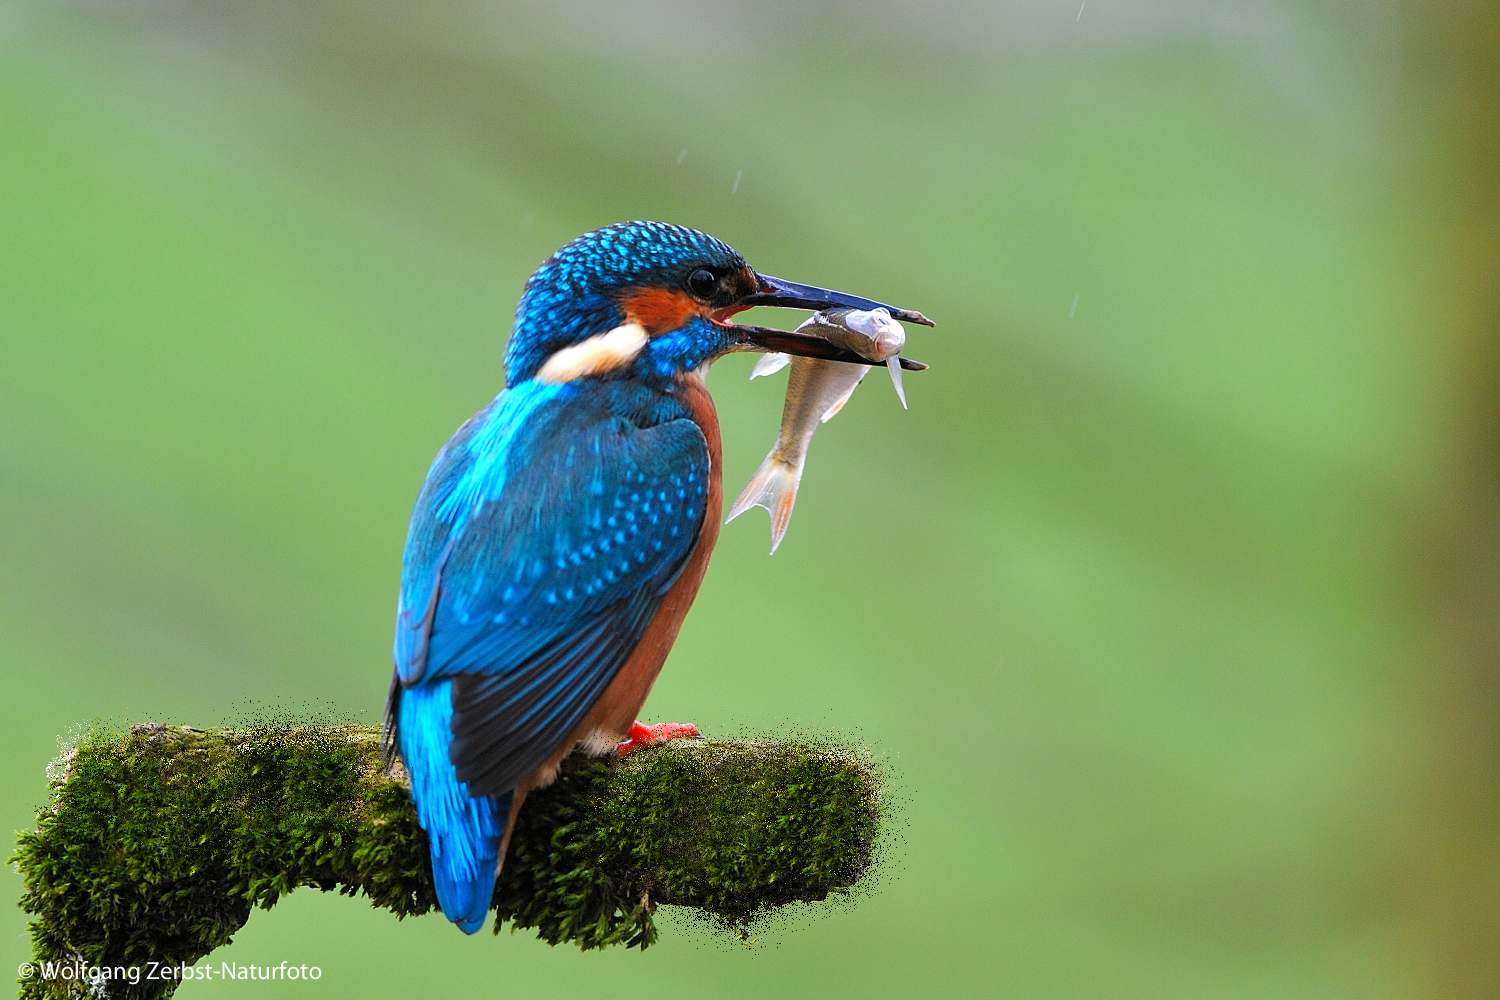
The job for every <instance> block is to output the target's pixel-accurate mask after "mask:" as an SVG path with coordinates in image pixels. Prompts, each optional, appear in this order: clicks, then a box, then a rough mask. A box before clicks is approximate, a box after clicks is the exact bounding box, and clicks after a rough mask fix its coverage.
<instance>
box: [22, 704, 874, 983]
mask: <svg viewBox="0 0 1500 1000" xmlns="http://www.w3.org/2000/svg"><path fill="white" fill-rule="evenodd" d="M379 756H380V754H379V734H378V732H377V730H375V729H374V728H372V727H365V726H342V727H310V726H268V727H258V728H251V729H238V730H223V729H219V730H198V729H190V728H187V727H166V726H155V725H152V726H136V727H134V728H133V729H132V730H131V732H130V733H129V734H127V735H121V734H119V733H109V732H104V731H96V732H92V733H90V734H88V735H86V736H84V737H83V738H81V739H80V740H79V741H78V742H77V743H76V745H74V746H73V747H72V748H71V749H70V750H69V751H68V752H66V753H65V754H64V755H63V757H62V758H60V759H59V762H58V765H57V772H56V773H54V774H53V776H52V777H53V782H52V784H53V792H52V797H51V801H50V802H49V804H48V805H47V806H46V807H44V808H43V809H42V810H41V811H40V812H39V814H38V819H37V827H36V829H35V830H34V831H31V832H27V833H23V834H21V836H20V838H19V843H18V846H17V850H16V853H15V855H14V857H13V858H12V861H13V862H15V863H16V864H17V866H18V868H19V869H20V872H21V875H22V877H23V878H24V880H25V892H24V894H23V896H22V899H21V907H22V908H23V909H24V910H26V912H28V913H30V914H32V915H33V916H34V918H35V919H34V920H33V921H32V924H31V936H32V942H33V950H34V952H35V956H36V961H37V963H47V962H52V963H78V962H82V963H83V964H84V965H86V966H100V967H107V968H113V967H126V968H129V967H144V966H147V965H149V963H151V962H156V963H160V964H163V965H171V966H181V965H183V964H186V965H188V966H191V965H193V963H195V962H197V961H198V960H199V959H200V958H202V957H203V956H205V955H207V954H208V953H209V952H211V951H212V950H213V949H215V948H217V947H219V946H220V945H223V944H226V943H228V941H229V940H230V937H231V936H232V935H233V934H234V933H235V932H236V931H237V930H239V928H240V927H241V926H243V924H244V923H245V921H246V919H248V917H249V915H250V910H251V908H252V907H257V906H258V907H260V908H262V909H269V908H270V907H271V906H272V905H273V904H275V902H276V901H277V900H278V899H280V898H281V896H282V895H283V894H285V893H287V892H290V891H291V890H293V889H295V888H298V887H299V886H315V887H317V888H319V889H323V890H325V891H337V892H340V893H343V894H345V895H351V896H354V895H359V894H361V893H363V894H364V895H366V896H368V897H369V898H370V901H371V902H372V903H373V904H374V905H375V906H378V907H384V908H385V909H388V910H390V911H391V912H393V913H395V914H396V915H397V916H398V917H406V916H409V915H414V914H420V913H426V912H428V911H430V910H433V909H435V907H436V900H435V898H434V896H433V890H432V873H431V869H430V867H429V864H428V858H427V843H426V837H425V834H423V832H422V830H421V828H420V827H419V826H418V825H417V821H416V812H415V810H414V809H413V807H412V803H411V797H410V795H409V793H408V789H407V785H406V783H405V779H404V775H402V774H401V773H400V772H399V769H398V770H397V772H396V773H394V774H392V773H386V772H383V771H382V770H381V768H380V762H379ZM882 804H883V795H882V792H881V788H880V782H879V775H878V772H877V771H876V769H875V768H874V767H873V766H872V763H871V761H870V759H869V757H868V755H866V754H864V753H861V752H859V751H856V750H852V749H850V748H848V747H845V746H842V745H839V744H837V743H834V742H830V741H818V740H798V739H791V740H781V741H777V742H774V743H772V742H767V743H741V742H729V741H723V740H674V741H672V742H670V743H667V744H664V745H660V746H655V747H648V748H647V749H645V750H641V751H638V752H636V753H634V754H632V755H630V756H629V757H627V758H625V759H624V760H623V761H619V762H611V761H598V760H589V759H585V758H582V757H578V756H575V757H573V758H570V759H569V760H568V761H567V762H565V764H564V768H563V772H562V775H561V777H559V779H558V781H557V782H556V783H555V784H554V785H552V786H551V787H550V788H546V789H543V790H541V791H537V792H533V793H532V795H531V796H530V798H528V799H527V802H526V807H525V808H524V809H523V810H522V811H521V816H520V819H519V821H518V823H517V828H516V832H515V835H514V838H513V840H512V843H511V847H510V854H509V856H508V858H507V860H506V863H505V869H504V874H503V875H502V877H501V879H500V882H499V884H498V885H497V886H496V889H495V898H494V902H493V904H492V905H493V908H494V910H495V911H496V914H497V916H498V920H497V921H496V923H495V932H496V933H499V930H500V927H501V926H502V922H506V921H508V922H509V923H510V924H511V925H512V927H514V928H520V927H525V928H535V929H536V931H537V934H538V936H539V937H541V938H542V939H543V940H545V941H547V942H549V943H551V944H560V943H562V942H572V943H574V944H577V945H578V946H579V947H580V948H584V949H589V948H600V947H604V946H606V945H614V944H623V945H626V946H627V947H630V946H634V947H638V948H646V947H647V946H649V945H650V944H651V943H652V942H654V941H655V940H656V927H655V925H654V923H653V921H652V914H653V912H654V911H655V909H656V907H657V906H658V905H660V904H663V903H667V904H675V905H680V906H688V907H695V908H697V909H699V910H701V911H703V913H704V914H706V915H707V916H708V917H709V918H710V919H711V920H713V921H714V922H716V923H718V924H719V925H721V926H723V927H726V928H730V929H737V930H740V931H741V932H742V933H743V929H744V928H745V927H746V926H747V925H748V923H749V922H750V921H752V920H753V919H755V918H757V917H758V916H761V915H763V914H765V913H767V912H768V911H770V910H771V909H772V908H775V907H777V906H780V905H782V904H785V903H789V902H793V901H807V900H818V899H823V898H825V897H826V896H827V895H828V894H829V893H830V892H835V891H839V890H843V889H846V888H847V887H848V886H851V885H853V884H854V882H856V881H857V880H858V879H859V878H860V877H861V875H863V873H864V871H865V869H866V866H867V865H868V863H869V859H870V850H871V844H872V842H873V839H874V836H875V832H876V827H877V824H878V822H879V819H880V813H881V809H882ZM173 985H174V982H173V981H172V980H166V981H158V982H145V981H142V982H140V983H138V984H130V983H128V982H118V981H116V982H112V983H109V984H108V989H107V993H108V995H110V996H124V997H158V996H166V995H169V994H170V993H171V992H172V988H173ZM86 987H87V984H86V983H79V982H77V981H76V980H66V979H57V978H52V979H47V978H44V977H42V975H41V974H40V972H39V971H38V972H36V973H35V974H34V976H33V978H30V979H26V980H22V981H21V995H22V996H23V997H38V998H39V997H55V996H68V995H75V996H76V995H82V994H83V992H85V990H86Z"/></svg>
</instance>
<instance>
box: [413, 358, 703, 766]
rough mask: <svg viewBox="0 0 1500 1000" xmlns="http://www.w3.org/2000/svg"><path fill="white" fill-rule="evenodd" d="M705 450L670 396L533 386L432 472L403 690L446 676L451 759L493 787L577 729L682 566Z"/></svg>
mask: <svg viewBox="0 0 1500 1000" xmlns="http://www.w3.org/2000/svg"><path fill="white" fill-rule="evenodd" d="M708 479H709V456H708V444H707V441H706V440H705V438H704V436H703V432H702V431H701V430H699V428H698V426H697V424H695V423H694V422H693V421H692V420H691V419H690V418H689V416H688V414H687V411H686V409H685V408H684V407H683V406H682V404H680V403H679V402H678V401H677V400H676V399H675V397H673V396H671V395H669V394H663V393H660V392H658V391H656V390H651V389H646V388H643V387H640V386H635V385H631V384H627V383H622V382H613V383H611V382H602V383H599V382H591V383H582V384H578V383H575V384H571V385H564V386H545V387H544V386H538V385H535V384H534V383H523V384H522V385H520V386H517V387H515V388H514V389H510V390H507V391H506V392H504V393H502V394H501V395H500V397H499V398H497V399H496V401H495V402H494V403H493V404H492V405H491V406H490V407H489V408H488V409H486V410H485V411H483V412H481V413H480V414H479V415H477V416H476V417H475V418H474V419H473V420H471V421H469V423H468V424H466V425H464V427H463V428H461V429H460V430H459V432H458V433H457V434H456V435H454V437H453V439H452V440H451V441H450V442H449V443H448V444H447V445H446V446H445V447H444V449H443V451H442V452H441V453H440V454H439V455H438V458H437V460H436V461H435V462H434V463H433V467H432V470H431V471H430V472H429V473H428V478H427V482H426V484H425V485H424V487H423V489H422V494H421V496H420V497H419V498H418V500H417V505H416V509H415V511H414V512H413V514H412V525H411V532H410V534H409V536H408V539H407V550H406V559H405V567H404V574H403V581H402V592H401V605H400V613H399V616H398V622H397V630H396V632H397V634H396V669H397V675H398V677H399V679H400V681H401V683H402V684H403V685H404V686H406V687H412V686H413V685H416V684H419V683H421V684H427V683H433V682H435V681H438V680H441V679H444V678H452V680H453V708H454V714H453V722H452V732H453V743H452V745H451V747H450V749H449V756H450V759H451V760H452V762H453V764H454V765H455V767H456V769H457V777H458V779H459V780H460V781H463V782H466V783H467V784H468V788H469V792H470V794H472V795H500V794H504V793H505V792H507V791H509V790H510V789H512V788H514V787H515V786H516V785H517V784H518V783H519V782H520V781H522V780H524V779H525V778H526V777H528V776H530V774H531V773H532V772H534V771H535V770H536V769H537V768H538V767H540V766H541V765H542V764H543V763H544V762H545V761H546V760H547V759H548V758H549V757H550V756H551V755H552V754H553V753H554V752H555V751H556V750H557V748H558V747H559V746H561V744H562V742H563V741H564V740H565V739H566V738H567V737H568V735H569V734H570V733H572V731H573V729H574V728H575V727H576V726H577V725H578V723H579V722H580V721H581V720H582V718H583V716H584V714H586V713H587V711H588V709H589V707H590V706H591V705H593V703H594V702H595V700H597V699H598V697H599V696H600V695H601V694H602V693H603V691H604V689H605V687H607V686H608V684H609V682H610V680H611V679H613V677H614V675H615V673H616V672H617V671H618V670H619V668H620V666H621V665H622V664H623V663H624V662H625V660H626V659H627V658H628V657H629V655H630V653H631V652H632V651H633V650H634V648H635V646H636V643H637V642H639V640H640V637H641V634H642V633H643V632H644V631H645V629H646V626H647V625H648V624H649V623H650V621H651V619H652V617H653V616H654V615H655V613H656V610H657V608H658V606H659V605H660V603H661V599H662V596H663V595H664V594H665V593H666V591H667V589H668V588H670V587H671V585H672V583H673V582H675V580H676V579H677V576H678V575H679V573H680V572H681V571H682V567H683V566H684V565H685V564H686V562H687V558H688V556H689V555H690V554H691V552H692V550H693V547H694V545H695V544H696V541H697V537H698V530H699V528H700V527H701V525H702V522H703V516H704V510H705V507H706V502H707V496H708Z"/></svg>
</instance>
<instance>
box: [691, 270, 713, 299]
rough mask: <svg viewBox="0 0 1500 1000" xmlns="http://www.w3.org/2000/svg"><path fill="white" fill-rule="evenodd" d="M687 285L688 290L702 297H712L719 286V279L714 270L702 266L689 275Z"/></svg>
mask: <svg viewBox="0 0 1500 1000" xmlns="http://www.w3.org/2000/svg"><path fill="white" fill-rule="evenodd" d="M687 285H688V290H689V291H691V292H692V293H693V294H694V295H696V296H698V297H699V298H700V299H711V298H713V295H714V289H715V288H717V287H718V286H719V279H718V278H716V277H714V273H713V272H712V271H710V270H708V269H707V268H702V267H700V268H698V270H696V271H694V272H693V273H692V274H690V275H688V281H687Z"/></svg>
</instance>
